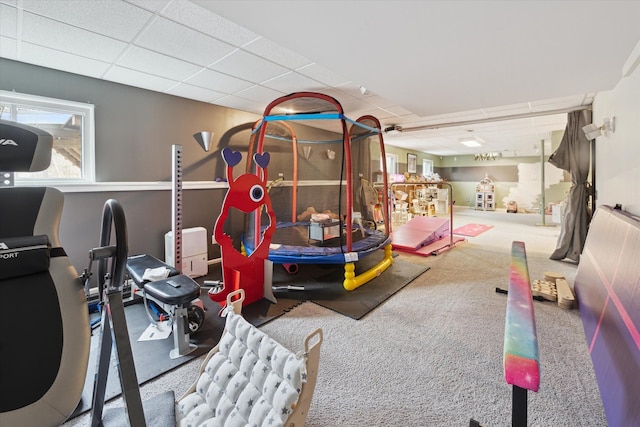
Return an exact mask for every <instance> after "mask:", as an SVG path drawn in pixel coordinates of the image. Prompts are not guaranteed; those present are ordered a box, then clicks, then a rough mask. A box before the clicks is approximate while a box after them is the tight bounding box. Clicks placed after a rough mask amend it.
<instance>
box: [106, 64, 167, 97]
mask: <svg viewBox="0 0 640 427" xmlns="http://www.w3.org/2000/svg"><path fill="white" fill-rule="evenodd" d="M104 79H105V80H110V81H112V82H116V83H122V84H125V85H129V86H135V87H139V88H143V89H148V90H153V91H156V92H164V91H166V90H168V89H170V88H171V87H173V86H175V85H176V84H177V83H178V82H177V81H175V80H169V79H165V78H163V77H158V76H153V75H151V74H147V73H143V72H140V71H136V70H130V69H128V68H123V67H118V66H116V67H112V68H110V69H109V71H107V72H106V73H105V75H104Z"/></svg>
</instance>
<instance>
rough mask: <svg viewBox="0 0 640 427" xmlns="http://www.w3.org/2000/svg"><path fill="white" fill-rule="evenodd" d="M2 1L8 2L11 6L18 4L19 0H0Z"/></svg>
mask: <svg viewBox="0 0 640 427" xmlns="http://www.w3.org/2000/svg"><path fill="white" fill-rule="evenodd" d="M0 3H4V4H8V5H9V6H17V4H18V0H0Z"/></svg>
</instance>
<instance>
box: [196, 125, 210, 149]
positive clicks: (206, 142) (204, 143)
mask: <svg viewBox="0 0 640 427" xmlns="http://www.w3.org/2000/svg"><path fill="white" fill-rule="evenodd" d="M213 135H214V133H213V132H209V131H206V130H203V131H202V132H198V133H194V134H193V137H194V138H195V139H196V141H198V144H200V146H201V147H202V148H203V149H204V151H209V147H210V146H211V137H212V136H213Z"/></svg>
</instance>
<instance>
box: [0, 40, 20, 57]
mask: <svg viewBox="0 0 640 427" xmlns="http://www.w3.org/2000/svg"><path fill="white" fill-rule="evenodd" d="M17 45H18V43H17V42H16V39H12V38H10V37H2V36H0V57H2V58H8V59H15V60H17V59H18V53H17V51H18V47H17Z"/></svg>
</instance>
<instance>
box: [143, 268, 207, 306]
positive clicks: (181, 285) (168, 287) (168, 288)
mask: <svg viewBox="0 0 640 427" xmlns="http://www.w3.org/2000/svg"><path fill="white" fill-rule="evenodd" d="M144 291H145V292H146V294H147V295H149V296H150V297H153V298H155V299H157V300H158V301H161V302H163V303H165V304H169V305H181V304H186V303H188V302H190V301H193V300H194V299H196V298H198V297H199V296H200V286H199V285H198V284H197V283H196V282H194V281H193V279H192V278H190V277H189V276H185V275H184V274H179V275H177V276H172V277H169V278H167V279H164V280H156V281H155V282H149V283H147V284H146V285H145V287H144Z"/></svg>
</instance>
